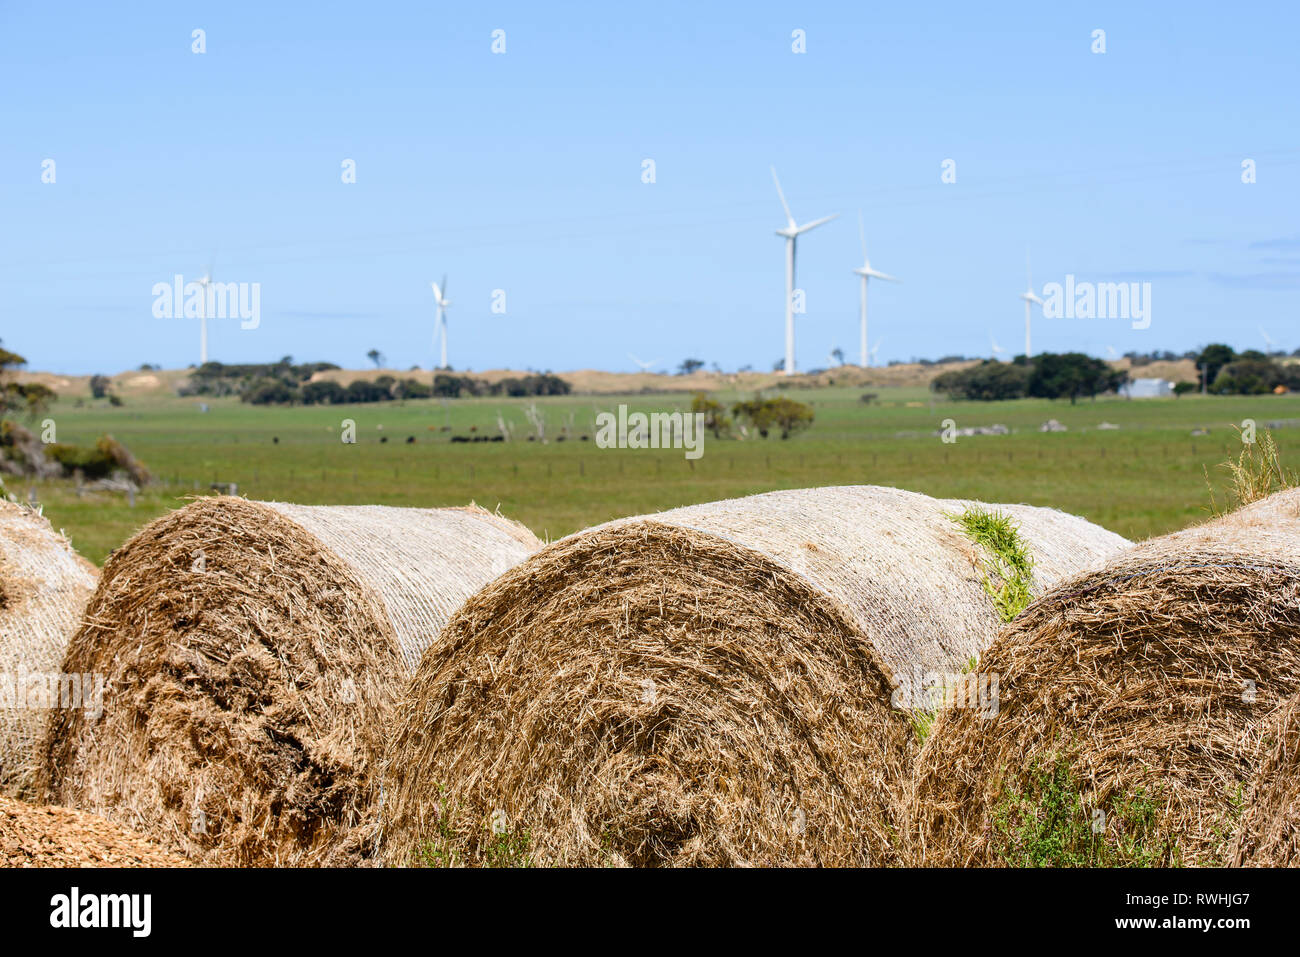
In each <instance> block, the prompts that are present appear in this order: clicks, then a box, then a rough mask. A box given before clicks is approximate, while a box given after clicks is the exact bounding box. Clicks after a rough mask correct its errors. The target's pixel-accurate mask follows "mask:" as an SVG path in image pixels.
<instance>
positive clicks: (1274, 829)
mask: <svg viewBox="0 0 1300 957" xmlns="http://www.w3.org/2000/svg"><path fill="white" fill-rule="evenodd" d="M1262 744H1263V752H1262V754H1263V757H1262V759H1261V761H1260V764H1259V770H1258V771H1257V772H1256V773H1255V781H1254V784H1253V785H1252V787H1251V789H1250V791H1249V792H1248V794H1247V796H1246V807H1245V810H1244V812H1243V813H1242V816H1241V827H1240V828H1239V829H1238V831H1237V836H1236V837H1235V838H1234V839H1233V843H1232V847H1231V849H1230V853H1229V855H1228V859H1229V862H1230V863H1231V864H1232V865H1233V866H1235V867H1298V866H1300V695H1295V696H1293V697H1292V698H1291V699H1290V700H1289V701H1288V702H1287V703H1286V705H1285V706H1284V707H1282V708H1280V709H1279V710H1278V712H1277V714H1276V715H1274V716H1273V718H1272V719H1270V720H1269V722H1268V725H1267V726H1266V728H1265V731H1264V736H1263V742H1262Z"/></svg>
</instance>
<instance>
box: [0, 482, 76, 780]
mask: <svg viewBox="0 0 1300 957" xmlns="http://www.w3.org/2000/svg"><path fill="white" fill-rule="evenodd" d="M96 574H97V573H96V570H95V566H94V565H92V564H90V562H88V561H86V560H85V559H84V558H82V557H81V556H80V555H78V554H77V553H76V552H75V551H73V550H72V546H71V545H70V544H69V543H68V540H67V539H66V538H64V537H63V536H62V535H61V534H59V533H58V532H56V531H54V529H53V528H51V527H50V523H49V522H48V521H46V520H45V519H44V518H42V517H41V515H40V514H39V513H38V512H36V511H34V510H33V509H30V508H26V507H24V506H20V505H14V504H13V503H11V502H6V501H3V500H0V794H8V795H10V796H11V797H30V796H31V794H32V792H33V776H34V774H35V770H36V764H37V753H38V751H39V744H40V737H41V733H42V730H43V728H44V724H45V718H46V713H47V711H48V710H49V709H50V708H52V707H60V706H64V707H79V706H82V705H85V704H91V705H93V698H94V694H93V692H94V688H93V686H91V687H86V688H83V687H82V676H81V675H77V676H76V677H75V681H74V679H73V678H72V676H69V678H68V679H67V680H62V679H61V676H60V665H61V664H62V662H63V653H64V650H65V649H66V648H67V646H68V639H69V638H71V637H72V633H73V632H74V631H75V630H76V628H77V625H78V623H79V622H80V620H81V613H82V611H84V610H85V607H86V602H87V600H88V599H89V598H90V595H91V592H93V591H94V590H95V576H96ZM87 684H90V683H89V682H88V683H87Z"/></svg>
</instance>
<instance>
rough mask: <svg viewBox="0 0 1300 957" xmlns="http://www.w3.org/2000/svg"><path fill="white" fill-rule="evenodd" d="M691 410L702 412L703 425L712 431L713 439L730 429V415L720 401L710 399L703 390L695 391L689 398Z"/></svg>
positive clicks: (718, 437)
mask: <svg viewBox="0 0 1300 957" xmlns="http://www.w3.org/2000/svg"><path fill="white" fill-rule="evenodd" d="M691 411H692V412H703V413H704V427H705V428H706V429H708V430H709V431H710V432H712V433H713V437H714V438H715V439H720V438H722V436H723V435H725V434H726V433H728V432H730V431H731V417H730V416H728V415H727V410H726V409H725V408H724V407H723V405H722V403H721V402H719V401H717V400H716V399H711V398H709V397H708V396H707V395H705V394H704V393H703V392H697V393H695V396H694V398H692V399H691Z"/></svg>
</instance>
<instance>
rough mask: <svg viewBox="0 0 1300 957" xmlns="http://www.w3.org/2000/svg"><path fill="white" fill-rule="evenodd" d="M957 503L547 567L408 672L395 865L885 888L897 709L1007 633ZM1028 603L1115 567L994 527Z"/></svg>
mask: <svg viewBox="0 0 1300 957" xmlns="http://www.w3.org/2000/svg"><path fill="white" fill-rule="evenodd" d="M967 504H969V503H964V502H957V501H940V500H936V499H932V498H928V497H927V496H924V495H917V494H914V493H911V492H905V491H900V490H898V489H888V488H873V487H848V488H823V489H809V490H796V491H783V492H772V493H768V494H764V495H755V496H752V497H749V498H743V499H736V500H732V501H724V502H715V503H711V504H707V505H698V506H691V507H689V508H682V509H676V510H673V511H669V512H663V513H660V514H657V515H650V516H643V517H639V518H631V519H624V520H620V521H616V522H612V523H610V524H607V525H604V526H600V527H598V528H595V529H590V530H588V531H585V532H582V533H579V534H577V535H574V536H571V537H569V538H567V539H563V540H561V541H559V542H556V543H554V544H552V545H550V546H548V547H547V548H545V549H543V550H542V551H541V552H539V553H538V554H537V555H535V556H533V557H532V558H531V559H530V560H529V561H527V562H524V563H523V564H521V565H520V566H518V567H517V568H515V569H513V570H511V571H510V572H508V573H507V574H506V575H504V576H502V577H501V578H500V579H498V580H497V581H495V582H494V583H493V584H492V585H490V586H489V587H487V588H485V589H483V590H482V591H481V592H479V593H478V594H477V595H475V596H474V597H473V598H472V599H470V601H468V602H467V603H466V604H465V606H463V607H462V608H461V610H460V611H459V612H458V613H457V614H456V615H455V616H454V617H453V619H452V621H451V622H450V624H449V625H448V627H447V630H446V631H445V632H444V634H443V636H442V638H441V639H440V640H439V642H438V644H437V645H436V646H435V647H432V648H431V649H430V650H429V651H428V652H426V654H425V656H424V658H423V660H422V661H421V663H420V667H419V669H418V670H417V672H416V676H415V678H414V679H413V681H412V684H411V685H410V687H409V689H408V692H407V698H406V700H405V702H404V704H403V706H402V713H401V717H400V718H399V721H398V724H397V731H396V733H395V735H394V739H393V744H392V747H391V749H390V753H389V758H388V771H387V774H386V782H387V787H386V798H385V803H384V808H383V812H382V816H383V822H382V823H383V827H384V836H383V846H384V850H383V857H384V859H385V861H386V862H388V863H392V864H408V863H412V862H421V861H422V862H427V863H468V864H476V863H489V864H496V863H521V862H524V861H528V862H538V863H557V864H573V865H577V864H602V863H612V864H619V865H623V864H628V865H658V864H671V865H679V864H712V865H738V864H812V863H817V864H863V863H870V864H878V863H887V862H889V861H891V860H893V859H894V852H893V833H892V829H893V828H894V827H895V823H896V822H895V821H894V811H893V808H894V806H895V801H896V795H895V789H896V786H897V784H898V782H899V781H900V780H901V779H902V777H903V775H904V774H905V772H906V768H907V766H908V761H909V758H910V755H911V751H912V748H913V740H914V735H913V731H912V729H911V727H910V722H909V718H908V712H907V710H906V709H905V708H896V707H892V706H891V696H892V695H893V694H894V693H895V692H896V691H898V690H899V689H900V688H901V687H903V686H905V684H906V680H905V679H906V676H908V675H912V674H914V673H917V672H926V671H931V670H937V671H941V672H951V671H957V670H959V669H961V668H963V667H965V666H966V664H967V662H968V661H969V659H970V658H971V657H972V656H975V655H978V654H979V652H980V650H981V649H982V648H983V646H984V644H985V641H986V639H987V638H988V637H989V636H991V635H993V634H994V633H995V632H996V624H997V621H998V620H999V619H998V617H997V615H996V614H995V613H994V610H993V605H992V602H991V600H990V598H989V596H988V595H987V594H986V593H985V591H984V584H983V582H984V575H983V571H982V556H981V554H980V551H979V550H978V549H977V548H976V547H975V546H974V545H973V544H972V543H971V542H970V541H969V540H967V539H966V538H965V537H964V533H962V532H961V531H960V530H959V529H958V527H957V525H956V523H955V522H954V520H953V518H952V517H951V516H952V515H953V514H955V513H958V512H960V511H961V510H962V509H963V507H964V506H966V505H967ZM1001 508H1003V509H1005V511H1007V512H1009V513H1011V514H1012V515H1013V516H1014V517H1015V519H1016V520H1017V521H1018V522H1019V523H1020V528H1021V533H1022V535H1023V538H1024V540H1025V541H1026V542H1027V543H1028V544H1029V546H1030V548H1031V549H1032V550H1033V551H1034V552H1035V554H1036V555H1037V558H1038V564H1037V569H1036V574H1037V576H1038V579H1039V581H1040V583H1042V584H1044V585H1045V584H1049V583H1050V582H1051V581H1053V580H1055V579H1056V578H1057V577H1059V576H1061V575H1062V574H1065V573H1067V572H1071V571H1074V570H1077V569H1079V568H1081V567H1084V566H1085V565H1086V563H1087V562H1089V561H1091V560H1099V559H1100V558H1101V557H1103V556H1105V555H1107V554H1109V553H1111V552H1113V551H1115V550H1117V549H1119V548H1121V547H1124V546H1125V545H1126V544H1127V543H1126V542H1124V540H1123V539H1121V538H1119V536H1116V535H1112V534H1111V533H1109V532H1106V531H1104V530H1103V529H1100V528H1097V527H1096V526H1093V525H1090V524H1088V523H1087V522H1085V521H1083V520H1081V519H1077V518H1073V517H1071V516H1067V515H1062V514H1061V513H1059V512H1053V511H1051V510H1048V509H1039V508H1031V507H1028V506H1018V505H1013V506H1002V507H1001Z"/></svg>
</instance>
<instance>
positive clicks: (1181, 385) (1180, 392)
mask: <svg viewBox="0 0 1300 957" xmlns="http://www.w3.org/2000/svg"><path fill="white" fill-rule="evenodd" d="M1197 388H1198V386H1197V385H1196V383H1195V382H1188V381H1187V380H1186V379H1184V380H1182V381H1181V382H1175V383H1174V398H1178V397H1179V396H1184V395H1187V393H1189V392H1195V391H1196V390H1197Z"/></svg>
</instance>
